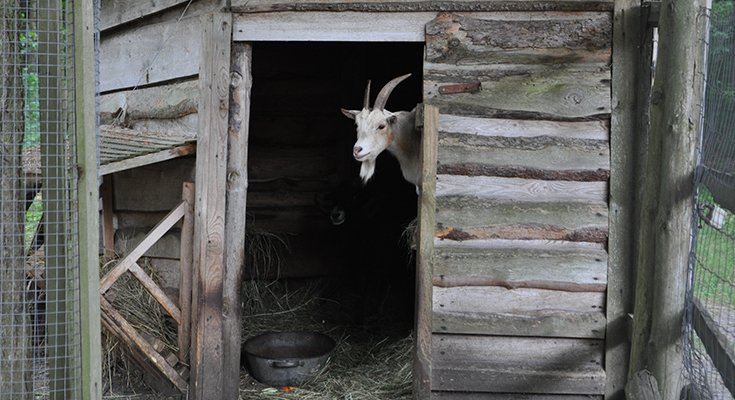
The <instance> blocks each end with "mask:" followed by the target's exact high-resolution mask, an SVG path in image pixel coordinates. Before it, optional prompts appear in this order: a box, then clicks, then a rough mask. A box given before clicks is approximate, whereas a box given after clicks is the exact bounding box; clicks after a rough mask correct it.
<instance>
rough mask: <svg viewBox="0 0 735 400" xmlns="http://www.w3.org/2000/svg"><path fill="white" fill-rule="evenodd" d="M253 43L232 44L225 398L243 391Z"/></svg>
mask: <svg viewBox="0 0 735 400" xmlns="http://www.w3.org/2000/svg"><path fill="white" fill-rule="evenodd" d="M251 60H252V46H251V45H249V44H245V43H235V44H234V45H233V47H232V59H231V63H232V64H231V67H230V69H231V75H230V76H231V77H232V82H231V84H230V120H229V124H228V143H227V149H228V152H227V205H226V207H227V208H226V211H225V216H226V221H227V223H226V225H225V254H226V258H225V278H224V280H225V282H224V289H223V296H224V302H223V303H224V322H223V331H222V335H223V338H224V356H225V359H224V360H223V363H224V373H225V378H224V382H225V386H224V388H223V389H222V395H223V398H225V399H237V398H238V396H239V390H240V344H241V342H242V321H241V314H242V301H241V299H240V297H241V293H242V279H243V272H244V269H245V224H246V218H245V211H246V210H247V203H246V201H247V194H248V134H249V132H250V130H249V127H250V89H251V87H252V85H253V79H252V73H251V71H252V69H251Z"/></svg>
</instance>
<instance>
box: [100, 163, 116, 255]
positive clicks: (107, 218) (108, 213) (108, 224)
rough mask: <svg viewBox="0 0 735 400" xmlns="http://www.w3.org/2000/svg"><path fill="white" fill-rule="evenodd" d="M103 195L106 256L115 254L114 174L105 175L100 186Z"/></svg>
mask: <svg viewBox="0 0 735 400" xmlns="http://www.w3.org/2000/svg"><path fill="white" fill-rule="evenodd" d="M100 192H101V196H102V242H103V246H102V248H103V250H104V252H103V254H104V256H105V258H112V257H114V256H115V227H114V224H113V218H114V215H113V209H112V176H105V177H104V178H103V179H102V186H101V187H100Z"/></svg>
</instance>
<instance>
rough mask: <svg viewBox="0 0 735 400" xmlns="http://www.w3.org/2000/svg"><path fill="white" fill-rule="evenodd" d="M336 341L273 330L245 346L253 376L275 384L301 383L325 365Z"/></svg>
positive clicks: (311, 334)
mask: <svg viewBox="0 0 735 400" xmlns="http://www.w3.org/2000/svg"><path fill="white" fill-rule="evenodd" d="M335 346H336V343H335V341H334V340H333V339H332V338H330V337H329V336H327V335H324V334H321V333H315V332H272V333H264V334H262V335H258V336H254V337H252V338H250V339H248V340H247V341H245V344H244V345H243V348H242V350H243V353H244V355H245V359H246V361H247V364H248V369H249V370H250V374H251V375H252V376H253V378H255V379H257V380H258V381H260V382H262V383H265V384H266V385H272V386H298V385H301V384H302V383H304V382H305V381H306V380H308V379H309V378H311V377H313V376H315V375H316V374H317V373H319V371H321V370H322V368H324V366H325V365H326V364H327V361H328V360H329V356H330V355H331V354H332V351H333V350H334V347H335Z"/></svg>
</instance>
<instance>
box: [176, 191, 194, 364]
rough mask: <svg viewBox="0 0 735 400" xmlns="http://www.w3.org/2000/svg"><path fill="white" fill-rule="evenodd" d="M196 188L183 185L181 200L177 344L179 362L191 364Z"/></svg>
mask: <svg viewBox="0 0 735 400" xmlns="http://www.w3.org/2000/svg"><path fill="white" fill-rule="evenodd" d="M195 190H196V189H195V188H194V184H193V183H192V182H184V183H183V185H182V191H181V199H182V201H183V202H185V203H186V210H185V211H184V219H183V223H182V225H181V245H180V246H179V251H180V255H179V308H180V309H181V323H180V324H179V329H178V338H177V344H178V345H179V360H181V361H182V362H183V363H185V364H189V345H190V344H191V319H192V315H191V286H192V278H193V276H192V263H193V262H194V260H193V259H192V258H193V254H192V251H193V246H194V198H195V197H194V196H195Z"/></svg>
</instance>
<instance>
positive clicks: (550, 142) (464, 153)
mask: <svg viewBox="0 0 735 400" xmlns="http://www.w3.org/2000/svg"><path fill="white" fill-rule="evenodd" d="M609 170H610V150H609V147H608V143H607V142H605V141H601V140H586V139H560V138H553V137H548V136H541V137H534V138H508V137H492V136H477V135H466V134H452V133H444V134H441V135H440V137H439V167H438V172H439V173H442V174H446V173H451V174H456V175H493V176H509V177H519V178H530V179H547V180H569V181H571V180H579V181H606V180H607V179H608V177H609Z"/></svg>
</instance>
